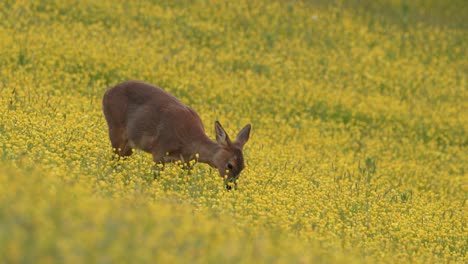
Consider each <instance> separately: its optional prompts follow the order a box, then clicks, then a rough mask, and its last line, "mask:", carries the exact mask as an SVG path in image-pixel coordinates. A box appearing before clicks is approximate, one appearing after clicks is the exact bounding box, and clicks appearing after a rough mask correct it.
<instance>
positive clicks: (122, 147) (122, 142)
mask: <svg viewBox="0 0 468 264" xmlns="http://www.w3.org/2000/svg"><path fill="white" fill-rule="evenodd" d="M109 138H110V141H111V144H112V148H113V150H114V153H115V154H117V155H119V156H120V157H126V156H130V155H132V154H133V151H132V147H131V145H130V142H129V140H128V137H127V132H126V131H125V130H124V129H115V128H109Z"/></svg>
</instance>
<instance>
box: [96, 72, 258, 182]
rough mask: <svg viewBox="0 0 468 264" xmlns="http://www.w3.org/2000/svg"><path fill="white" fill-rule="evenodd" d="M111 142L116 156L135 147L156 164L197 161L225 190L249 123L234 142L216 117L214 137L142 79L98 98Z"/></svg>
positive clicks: (237, 167)
mask: <svg viewBox="0 0 468 264" xmlns="http://www.w3.org/2000/svg"><path fill="white" fill-rule="evenodd" d="M102 106H103V111H104V115H105V117H106V121H107V125H108V127H109V137H110V141H111V144H112V147H113V149H114V151H115V153H116V154H118V155H119V156H121V157H123V156H130V155H132V152H133V151H132V148H138V149H141V150H143V151H146V152H148V153H151V154H152V155H153V160H154V162H156V163H161V164H163V165H164V164H165V163H167V162H174V161H177V160H181V161H182V162H188V161H189V160H192V159H194V158H195V157H196V155H197V154H198V155H199V156H198V161H199V162H203V163H207V164H209V165H210V166H212V167H215V168H217V169H218V172H219V175H220V176H221V177H223V178H225V181H224V183H225V184H226V188H227V189H231V187H230V186H229V185H228V183H229V182H234V187H237V183H236V180H237V178H238V177H239V174H240V172H241V171H242V169H244V157H243V154H242V149H243V147H244V145H245V143H246V142H247V141H248V140H249V135H250V127H251V126H250V124H248V125H246V126H245V127H244V128H243V129H242V130H241V131H240V132H239V134H238V135H237V139H236V141H234V142H232V141H231V140H230V138H229V136H228V134H227V133H226V131H225V130H224V129H223V127H222V126H221V124H220V123H219V122H218V121H216V122H215V130H216V142H215V141H212V140H211V139H210V138H208V136H207V135H206V134H205V129H204V127H203V123H202V121H201V119H200V117H199V116H198V114H197V113H196V112H195V111H194V110H193V109H191V108H190V107H188V106H186V105H185V104H184V103H182V102H181V101H179V99H177V98H176V97H174V96H173V95H171V94H169V93H168V92H166V91H164V90H163V89H161V88H159V87H156V86H153V85H151V84H148V83H145V82H140V81H126V82H123V83H120V84H118V85H116V86H114V87H111V88H109V89H108V90H107V91H106V93H105V94H104V98H103V100H102Z"/></svg>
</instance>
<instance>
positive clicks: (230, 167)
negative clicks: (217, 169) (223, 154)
mask: <svg viewBox="0 0 468 264" xmlns="http://www.w3.org/2000/svg"><path fill="white" fill-rule="evenodd" d="M227 168H228V169H229V170H230V171H232V168H234V166H232V164H231V163H228V165H227Z"/></svg>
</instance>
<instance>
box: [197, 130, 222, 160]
mask: <svg viewBox="0 0 468 264" xmlns="http://www.w3.org/2000/svg"><path fill="white" fill-rule="evenodd" d="M193 146H194V147H193V149H194V150H195V151H194V153H198V155H199V157H198V161H199V162H202V163H206V164H209V165H210V166H212V167H216V164H215V160H214V157H215V155H216V153H217V152H218V151H219V149H220V146H219V145H218V143H216V142H214V141H213V140H211V139H210V138H208V137H206V136H205V137H203V138H201V139H200V140H198V141H197V142H195V144H194V145H193Z"/></svg>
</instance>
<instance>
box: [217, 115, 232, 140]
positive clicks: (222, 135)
mask: <svg viewBox="0 0 468 264" xmlns="http://www.w3.org/2000/svg"><path fill="white" fill-rule="evenodd" d="M215 131H216V141H217V142H218V143H219V144H221V145H224V146H228V145H230V144H231V140H230V139H229V136H228V134H227V133H226V131H225V130H224V128H223V127H222V126H221V124H220V123H219V122H218V121H216V122H215Z"/></svg>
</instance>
